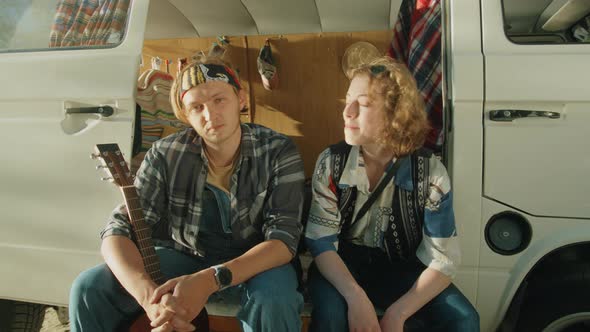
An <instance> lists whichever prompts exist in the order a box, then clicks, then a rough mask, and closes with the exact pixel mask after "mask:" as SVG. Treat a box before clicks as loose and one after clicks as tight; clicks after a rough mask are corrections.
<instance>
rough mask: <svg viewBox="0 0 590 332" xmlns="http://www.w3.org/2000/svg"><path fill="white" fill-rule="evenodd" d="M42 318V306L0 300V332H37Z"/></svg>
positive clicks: (43, 314) (43, 309)
mask: <svg viewBox="0 0 590 332" xmlns="http://www.w3.org/2000/svg"><path fill="white" fill-rule="evenodd" d="M44 317H45V306H44V305H42V304H37V303H26V302H18V301H9V300H0V331H11V332H38V331H39V330H40V329H41V325H43V318H44Z"/></svg>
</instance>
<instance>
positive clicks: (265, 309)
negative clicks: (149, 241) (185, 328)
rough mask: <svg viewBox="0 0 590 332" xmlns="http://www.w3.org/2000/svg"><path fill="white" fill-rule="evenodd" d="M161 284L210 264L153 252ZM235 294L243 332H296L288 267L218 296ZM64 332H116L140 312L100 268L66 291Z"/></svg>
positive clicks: (298, 298)
mask: <svg viewBox="0 0 590 332" xmlns="http://www.w3.org/2000/svg"><path fill="white" fill-rule="evenodd" d="M156 253H157V254H158V256H159V257H160V265H161V269H162V273H163V274H164V276H165V277H166V278H167V279H170V278H174V277H178V276H181V275H186V274H190V273H195V272H198V271H200V270H202V269H205V268H208V267H209V266H211V265H213V263H214V262H207V261H206V260H204V259H201V258H198V257H191V256H189V255H186V254H183V253H181V252H179V251H176V250H174V249H170V248H161V247H157V248H156ZM236 291H238V292H241V299H242V300H241V309H240V311H239V312H238V314H237V318H238V319H239V320H240V321H241V323H242V329H243V330H244V331H246V332H247V331H294V332H295V331H296V332H299V331H301V320H300V314H301V310H302V308H303V296H302V295H301V294H300V293H299V292H298V291H297V276H296V274H295V270H294V268H293V266H292V265H291V264H285V265H282V266H279V267H276V268H274V269H270V270H268V271H265V272H262V273H260V274H258V275H256V276H254V277H253V278H251V279H250V280H248V281H246V282H244V283H243V284H241V285H238V286H236V287H231V288H228V289H226V290H224V291H222V293H223V292H226V293H232V292H236ZM69 308H70V327H71V330H72V332H78V331H91V332H94V331H108V332H112V331H116V330H117V326H119V325H120V324H121V323H123V322H125V321H129V320H130V319H133V318H134V317H135V316H137V315H138V314H139V313H140V312H141V307H140V306H139V304H138V303H137V302H136V301H135V299H134V298H133V297H131V295H129V293H127V291H126V290H125V289H124V288H123V287H122V286H121V284H119V282H118V281H117V279H116V278H115V276H114V275H113V273H112V272H111V270H110V269H109V268H108V267H107V266H106V264H101V265H99V266H97V267H94V268H92V269H89V270H86V271H84V272H82V273H81V274H80V275H79V276H78V278H77V279H76V280H75V281H74V284H73V285H72V290H71V292H70V304H69Z"/></svg>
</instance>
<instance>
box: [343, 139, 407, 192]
mask: <svg viewBox="0 0 590 332" xmlns="http://www.w3.org/2000/svg"><path fill="white" fill-rule="evenodd" d="M397 162H399V163H401V164H400V166H399V169H398V170H397V172H396V174H395V175H394V183H395V185H396V186H398V187H400V188H402V189H404V190H407V191H412V190H414V184H413V183H412V163H411V159H410V156H406V157H402V158H400V159H399V160H398V161H397ZM338 186H340V187H357V189H358V190H361V191H363V192H368V190H369V179H368V177H367V172H366V170H365V160H364V159H363V155H362V153H361V152H360V148H359V146H352V148H351V149H350V153H349V154H348V159H347V160H346V165H345V166H344V170H343V171H342V176H341V177H340V181H339V182H338Z"/></svg>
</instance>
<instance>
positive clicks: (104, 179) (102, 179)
mask: <svg viewBox="0 0 590 332" xmlns="http://www.w3.org/2000/svg"><path fill="white" fill-rule="evenodd" d="M100 180H101V181H108V182H113V178H111V177H108V178H100Z"/></svg>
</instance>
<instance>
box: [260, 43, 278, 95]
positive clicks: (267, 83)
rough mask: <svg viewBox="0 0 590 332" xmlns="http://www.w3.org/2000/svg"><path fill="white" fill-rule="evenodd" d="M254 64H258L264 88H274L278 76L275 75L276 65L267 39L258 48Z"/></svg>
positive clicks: (276, 84)
mask: <svg viewBox="0 0 590 332" xmlns="http://www.w3.org/2000/svg"><path fill="white" fill-rule="evenodd" d="M256 64H257V65H258V73H260V78H261V79H262V85H263V86H264V88H265V89H266V90H269V91H270V90H273V89H276V88H277V86H278V83H279V77H278V75H277V67H276V66H275V64H274V60H273V58H272V50H271V48H270V43H269V42H268V40H267V41H266V43H265V44H264V46H262V48H261V49H260V54H258V59H257V60H256Z"/></svg>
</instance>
